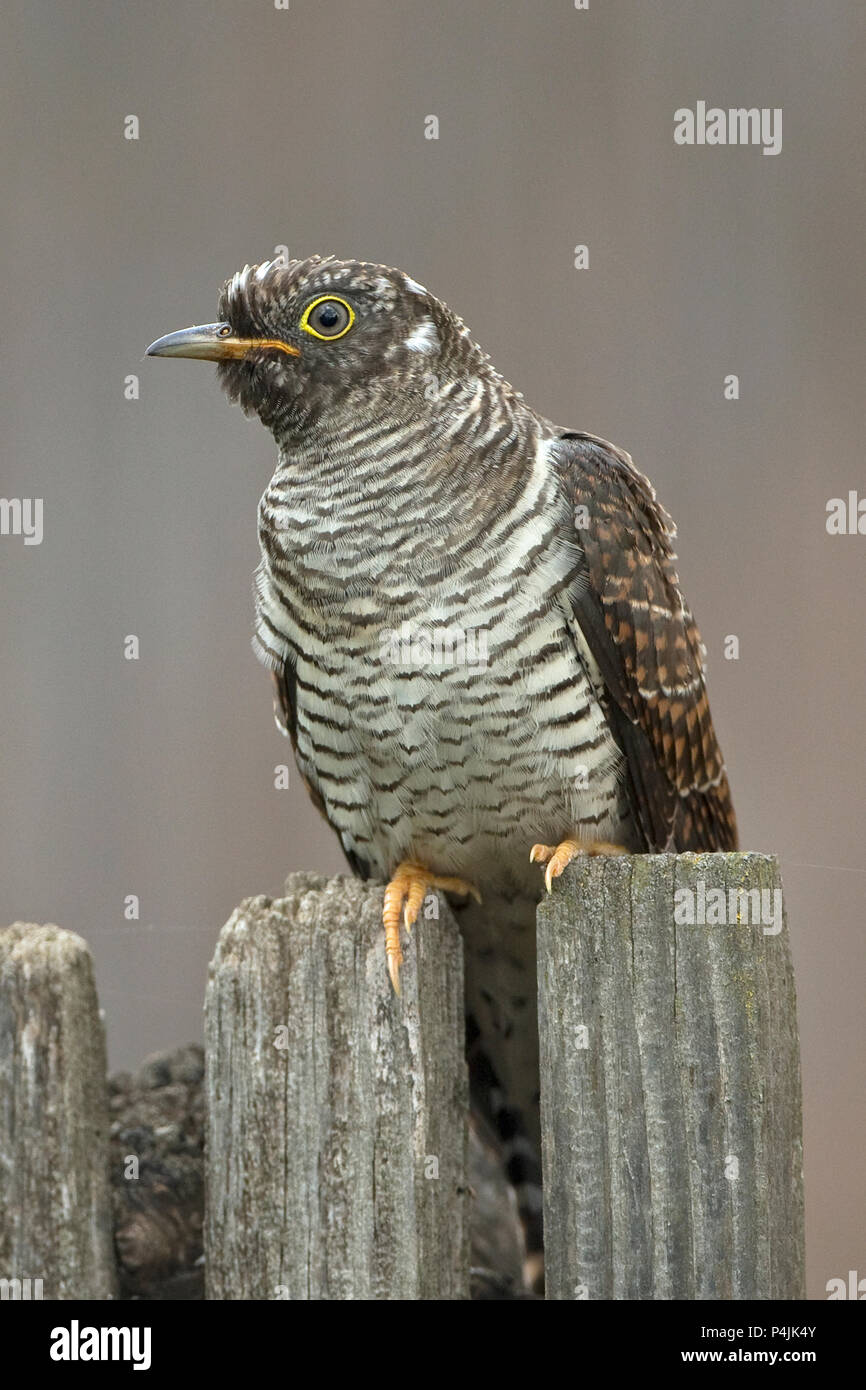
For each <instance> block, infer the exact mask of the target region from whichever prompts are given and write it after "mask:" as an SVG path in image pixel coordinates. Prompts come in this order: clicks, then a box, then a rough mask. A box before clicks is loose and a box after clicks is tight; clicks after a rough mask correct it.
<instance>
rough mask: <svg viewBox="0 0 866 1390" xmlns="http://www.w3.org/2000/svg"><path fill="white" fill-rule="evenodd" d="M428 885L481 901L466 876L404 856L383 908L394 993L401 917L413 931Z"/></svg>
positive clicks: (399, 962)
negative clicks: (444, 873)
mask: <svg viewBox="0 0 866 1390" xmlns="http://www.w3.org/2000/svg"><path fill="white" fill-rule="evenodd" d="M428 888H441V889H442V891H443V892H445V893H463V894H467V895H469V896H470V897H472V898H474V899H475V901H476V902H477V903H480V902H481V894H480V893H479V891H478V889H477V888H476V887H475V885H474V884H472V883H466V882H465V881H464V880H463V879H462V878H448V877H442V876H441V875H439V874H434V873H431V871H430V870H429V869H425V868H424V865H423V864H418V863H416V862H415V860H412V859H404V860H402V862H401V863H399V864H398V865H397V868H396V869H395V870H394V873H393V876H392V878H391V881H390V883H389V884H388V886H387V888H386V889H385V902H384V905H383V908H382V921H383V923H384V926H385V958H386V960H387V962H388V975H389V976H390V979H391V984H392V985H393V986H394V993H395V994H397V995H399V994H400V966H401V965H402V964H403V952H402V950H401V949H400V919H401V917H402V919H403V924H404V926H405V928H406V931H407V932H408V933H410V934H411V931H412V928H413V926H414V925H415V923H416V922H417V920H418V913H419V912H420V911H421V904H422V903H423V901H424V895H425V893H426V892H427V890H428Z"/></svg>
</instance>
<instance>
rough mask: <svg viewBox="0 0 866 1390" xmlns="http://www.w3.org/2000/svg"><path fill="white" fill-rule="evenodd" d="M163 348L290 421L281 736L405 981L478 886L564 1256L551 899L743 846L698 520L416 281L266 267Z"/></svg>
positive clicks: (267, 613)
mask: <svg viewBox="0 0 866 1390" xmlns="http://www.w3.org/2000/svg"><path fill="white" fill-rule="evenodd" d="M148 353H149V354H150V355H152V356H158V357H194V358H202V359H204V360H205V361H213V362H216V363H217V364H218V366H217V370H218V374H219V379H220V381H221V384H222V386H223V387H224V389H225V391H226V393H227V395H228V396H229V398H230V399H231V400H232V401H234V402H237V403H239V404H240V406H241V407H242V409H243V410H244V411H245V412H246V413H248V414H253V415H256V416H258V417H259V419H260V420H261V421H262V422H263V424H264V425H266V426H267V428H268V429H269V430H270V431H271V433H272V434H273V436H274V439H275V441H276V445H277V465H276V469H275V471H274V474H273V477H272V479H271V481H270V483H269V484H268V486H267V488H266V489H265V492H264V495H263V497H262V498H261V501H260V503H259V510H258V534H259V542H260V548H261V563H260V564H259V567H258V570H257V573H256V581H255V605H256V621H255V637H254V647H255V650H256V652H257V654H258V656H259V658H260V659H261V660H262V661H263V662H264V664H265V665H266V666H267V667H269V668H270V670H271V671H272V672H273V677H274V681H275V685H276V709H277V713H278V722H280V723H281V725H282V727H283V729H284V731H285V732H286V733H287V734H288V735H289V737H290V738H291V741H292V745H293V748H294V753H295V757H296V760H297V763H298V766H299V768H300V771H301V773H302V775H303V777H304V780H305V782H306V785H307V787H308V789H309V791H310V794H311V796H312V798H313V801H314V802H315V804H316V805H317V806H318V808H319V809H320V810H321V811H322V812H323V814H324V815H325V817H326V818H327V820H328V822H329V823H330V825H331V826H332V827H333V829H334V830H335V831H336V834H337V835H338V836H339V839H340V842H341V844H342V847H343V850H344V852H345V854H346V857H347V859H348V861H349V863H350V865H351V867H352V869H353V871H354V872H355V873H357V874H359V875H361V876H362V877H365V878H367V877H374V878H378V879H381V880H382V881H383V882H384V883H385V884H386V885H387V886H386V889H385V895H384V914H383V917H384V920H383V930H384V935H385V949H386V960H387V963H388V968H389V970H390V973H391V979H392V981H393V984H394V987H395V989H396V990H397V991H398V992H399V981H400V965H401V961H402V951H403V949H405V946H406V939H407V938H406V933H407V932H408V931H409V929H410V928H411V927H412V926H413V925H414V924H415V923H416V921H417V919H418V917H419V912H420V910H421V907H422V904H423V903H424V902H425V901H426V900H427V898H428V895H429V894H431V892H432V890H433V889H441V890H443V891H445V892H447V893H450V894H452V895H454V899H453V900H454V901H455V905H456V906H457V907H459V919H460V922H461V927H462V931H463V937H464V941H465V956H466V996H467V997H466V1013H467V1047H468V1056H469V1059H470V1075H471V1077H472V1080H473V1084H474V1085H475V1087H476V1090H478V1091H483V1094H484V1098H485V1105H486V1108H487V1110H488V1113H491V1114H492V1117H493V1119H494V1120H495V1122H496V1124H497V1125H498V1128H499V1132H500V1134H501V1135H502V1136H503V1139H504V1141H505V1143H506V1145H507V1152H508V1170H509V1174H510V1176H511V1178H512V1180H513V1181H514V1183H515V1186H517V1188H518V1196H519V1199H520V1202H521V1210H522V1213H523V1216H524V1220H525V1223H526V1227H527V1232H528V1241H529V1245H530V1247H534V1248H540V1244H541V1231H540V1221H541V1216H540V1192H539V1190H538V1184H537V1176H538V1171H539V1170H538V1142H539V1140H538V1135H539V1116H538V1105H539V1098H538V1086H539V1082H538V1037H537V1017H536V981H535V910H536V906H537V904H538V901H539V898H540V895H541V894H542V893H543V892H544V890H545V886H546V888H547V890H548V891H549V890H550V889H551V886H552V884H553V881H554V879H555V878H556V877H557V876H558V875H559V874H561V873H562V872H563V870H564V869H565V868H566V866H567V865H568V863H569V862H570V861H571V860H572V859H573V858H574V857H575V856H576V855H583V854H598V853H602V854H607V853H623V852H625V853H644V852H653V851H662V850H731V849H734V848H736V844H737V831H736V822H735V818H734V811H733V807H732V804H731V797H730V792H729V788H728V781H727V776H726V772H725V765H724V763H723V761H722V755H721V752H720V749H719V745H718V743H717V741H716V735H715V732H714V729H713V724H712V720H711V718H710V711H709V706H708V703H707V692H706V685H705V678H704V657H705V653H704V649H703V646H702V643H701V638H700V635H699V633H698V629H697V627H696V625H695V622H694V619H693V617H692V614H691V612H690V610H689V608H688V606H687V605H686V602H685V600H684V598H683V595H682V592H681V590H680V586H679V580H678V577H677V572H676V564H675V562H676V557H675V555H674V552H673V549H672V541H673V538H674V535H675V530H674V526H673V524H672V522H671V519H670V517H669V516H668V514H667V512H666V511H664V509H663V508H662V507H661V505H660V504H659V503H658V502H657V500H656V496H655V492H654V490H653V488H652V486H651V485H650V483H649V482H648V480H647V479H646V478H645V477H644V476H643V475H642V474H641V473H639V472H638V471H637V470H636V468H635V467H634V465H633V463H632V461H631V458H630V456H629V455H628V454H627V453H625V452H624V451H623V450H621V449H619V448H616V447H615V446H614V445H612V444H609V443H607V442H606V441H605V440H603V439H600V438H598V437H596V436H595V435H592V434H586V433H583V432H582V431H580V430H574V429H567V428H560V427H559V426H557V425H555V424H553V423H552V422H551V421H550V420H548V419H546V418H545V417H544V416H543V415H541V414H539V412H538V411H537V410H534V409H533V408H532V407H531V406H529V405H528V404H527V403H526V401H525V400H524V399H523V396H522V395H521V394H520V393H519V392H518V391H516V390H514V389H513V387H511V386H510V385H509V384H508V382H507V381H505V380H504V379H503V377H502V376H500V374H499V373H498V372H497V371H496V370H495V368H494V366H493V365H492V363H491V361H490V359H489V358H488V357H487V356H486V355H485V353H484V352H483V351H482V350H481V348H480V347H479V346H478V345H477V343H476V342H475V341H474V340H473V338H472V337H471V335H470V333H469V331H468V329H467V328H466V326H465V325H464V323H463V322H462V320H461V319H459V318H458V317H457V315H456V314H454V313H453V312H452V311H451V310H450V309H449V308H448V306H447V305H446V304H444V303H443V302H442V301H441V300H439V299H437V298H435V297H434V295H432V294H430V293H429V292H428V291H427V290H426V289H425V288H424V287H423V286H422V285H420V284H418V283H417V282H416V281H415V280H413V279H411V278H410V277H409V276H408V275H407V274H405V273H404V272H402V271H400V270H395V269H391V268H389V267H386V266H382V265H375V264H369V263H366V262H359V261H351V260H350V261H341V260H337V259H335V258H333V257H324V258H323V257H319V256H312V257H310V258H309V259H306V260H293V261H289V262H288V263H285V262H278V261H277V262H265V263H264V264H262V265H258V266H246V267H245V268H244V269H243V270H242V271H239V272H238V273H237V274H236V275H234V277H233V278H232V279H231V280H229V281H227V282H226V284H225V286H224V287H223V290H222V294H221V297H220V301H219V310H218V321H217V322H216V323H211V324H206V325H203V326H198V327H194V328H186V329H183V330H181V331H180V332H177V333H170V334H168V335H167V336H166V337H164V338H160V339H158V341H157V342H155V343H153V344H152V345H151V347H150V348H148ZM416 929H417V930H421V931H423V930H424V917H423V914H422V916H421V921H420V923H419V924H418V926H417V928H416Z"/></svg>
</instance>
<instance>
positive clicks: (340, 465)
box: [272, 364, 551, 541]
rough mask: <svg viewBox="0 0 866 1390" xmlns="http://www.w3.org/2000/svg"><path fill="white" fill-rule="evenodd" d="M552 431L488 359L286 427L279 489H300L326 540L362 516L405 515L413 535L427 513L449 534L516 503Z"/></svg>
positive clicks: (299, 501)
mask: <svg viewBox="0 0 866 1390" xmlns="http://www.w3.org/2000/svg"><path fill="white" fill-rule="evenodd" d="M550 433H551V430H550V427H549V426H548V424H547V422H546V421H544V420H542V419H541V418H540V417H539V416H537V415H536V414H535V413H534V412H533V411H531V410H530V409H529V408H528V407H527V406H526V404H525V402H524V401H523V399H522V397H521V396H520V395H518V393H517V392H515V391H513V390H512V388H511V387H510V386H508V384H507V383H505V382H503V381H502V379H501V378H500V377H499V376H498V375H497V374H496V373H495V372H494V371H493V370H492V369H489V368H487V367H486V366H485V365H483V364H481V365H480V367H479V370H478V371H476V372H473V373H471V374H469V375H461V376H460V377H455V378H453V379H448V377H447V376H445V377H440V378H439V379H436V380H434V379H432V378H431V380H430V381H429V382H425V381H424V380H423V379H421V380H419V382H418V383H416V389H414V390H412V391H406V390H405V387H404V389H403V390H400V391H397V390H391V391H389V390H388V387H387V383H385V384H382V385H379V386H377V387H374V388H372V389H368V390H364V391H357V392H355V393H354V394H352V395H347V396H344V397H343V398H342V399H340V400H339V401H338V402H337V403H336V404H335V406H334V408H333V409H332V410H331V411H330V412H329V413H328V414H322V415H319V416H318V417H317V418H316V419H315V420H313V421H310V420H305V421H303V422H299V426H298V427H297V428H288V429H284V431H283V432H282V433H281V435H280V436H279V437H278V444H279V463H278V466H277V470H276V473H275V474H274V479H273V483H272V489H275V490H277V491H279V493H280V494H281V495H283V496H284V497H286V498H288V497H289V496H291V501H292V511H293V512H294V513H295V514H296V516H297V520H298V523H299V524H303V529H304V531H305V533H306V535H307V537H308V538H309V535H310V530H311V529H312V530H313V531H315V530H316V529H317V528H319V529H320V530H321V533H322V539H323V541H324V540H326V539H328V538H334V537H335V536H337V535H339V534H340V533H341V532H342V531H344V530H345V531H351V530H352V529H354V528H356V527H357V524H358V521H359V518H361V517H364V518H365V520H366V521H367V522H372V523H375V519H376V517H377V516H382V517H383V518H384V517H385V516H387V517H389V518H390V519H391V520H392V521H395V522H396V521H398V519H399V518H400V517H402V518H403V519H404V523H405V530H406V535H407V536H409V535H411V534H412V533H413V532H414V530H415V529H416V527H417V525H418V524H419V523H420V522H421V521H422V520H423V524H424V526H425V528H426V529H427V531H428V534H430V535H432V534H434V533H435V534H437V535H438V537H439V539H440V541H446V540H447V538H448V537H449V536H454V534H455V533H456V532H459V531H461V530H462V529H463V528H464V527H465V526H466V525H467V524H471V525H472V526H475V527H477V526H478V525H479V523H480V522H481V523H483V520H484V518H485V516H486V515H489V517H490V518H492V517H494V516H495V515H496V514H497V513H500V512H501V511H503V510H505V509H507V508H508V507H509V506H512V505H513V504H514V502H515V500H516V499H517V497H518V496H519V494H520V493H521V492H522V491H523V490H524V489H525V487H526V482H527V460H529V459H532V458H534V456H535V453H536V451H537V448H538V446H539V444H540V442H541V441H542V440H543V439H544V438H545V437H547V436H549V434H550ZM470 518H471V522H470ZM394 539H397V537H396V536H395V538H394Z"/></svg>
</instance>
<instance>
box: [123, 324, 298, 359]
mask: <svg viewBox="0 0 866 1390" xmlns="http://www.w3.org/2000/svg"><path fill="white" fill-rule="evenodd" d="M260 348H276V349H278V350H279V351H280V352H285V353H288V355H289V357H300V355H301V353H300V349H299V348H296V347H293V346H292V344H291V343H284V342H282V341H281V340H280V339H279V338H237V337H235V335H234V334H233V333H232V330H231V325H230V324H227V323H201V324H197V325H196V326H195V327H194V328H181V329H180V331H179V332H178V333H166V335H165V337H164V338H157V340H156V342H155V343H151V345H150V347H149V348H148V349H147V353H146V356H148V357H197V358H198V359H199V360H200V361H203V362H226V361H229V360H230V359H231V358H239V357H246V356H247V355H248V354H249V353H251V352H254V351H255V350H257V349H260Z"/></svg>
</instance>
